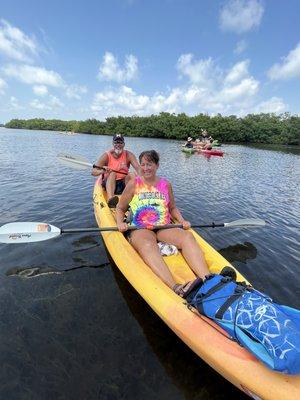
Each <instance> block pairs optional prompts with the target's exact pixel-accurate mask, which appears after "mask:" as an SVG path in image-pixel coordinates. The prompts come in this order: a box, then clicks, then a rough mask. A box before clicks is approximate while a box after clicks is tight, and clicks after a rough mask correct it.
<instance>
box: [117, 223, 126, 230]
mask: <svg viewBox="0 0 300 400" xmlns="http://www.w3.org/2000/svg"><path fill="white" fill-rule="evenodd" d="M117 225H118V230H119V232H126V231H127V230H128V224H126V222H121V223H120V224H117Z"/></svg>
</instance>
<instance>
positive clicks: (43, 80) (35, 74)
mask: <svg viewBox="0 0 300 400" xmlns="http://www.w3.org/2000/svg"><path fill="white" fill-rule="evenodd" d="M2 71H3V72H4V73H5V74H6V75H7V76H10V77H13V78H16V79H17V80H19V81H21V82H24V83H27V84H29V85H34V84H36V85H47V86H54V87H61V86H64V81H63V79H62V78H61V76H60V75H59V74H58V73H57V72H54V71H50V70H47V69H45V68H41V67H34V66H31V65H13V64H11V65H6V66H4V67H3V68H2Z"/></svg>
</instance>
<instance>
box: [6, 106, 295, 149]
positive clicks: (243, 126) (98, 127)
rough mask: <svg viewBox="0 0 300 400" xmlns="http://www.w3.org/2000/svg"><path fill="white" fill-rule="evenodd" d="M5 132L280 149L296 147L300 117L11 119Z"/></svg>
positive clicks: (171, 116)
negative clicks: (203, 134)
mask: <svg viewBox="0 0 300 400" xmlns="http://www.w3.org/2000/svg"><path fill="white" fill-rule="evenodd" d="M5 127H6V128H19V129H36V130H53V131H71V132H80V133H89V134H93V135H113V134H114V133H116V132H117V133H122V134H123V135H125V136H139V137H157V138H166V139H179V140H184V139H186V138H187V137H188V136H192V137H193V138H197V137H198V136H199V133H200V130H201V128H202V129H206V130H207V131H208V133H209V134H210V135H211V136H212V137H213V138H214V139H217V140H219V141H220V142H225V143H268V144H283V145H299V144H300V140H299V139H300V117H298V116H293V115H291V114H289V113H284V114H281V115H275V114H249V115H247V116H245V117H243V118H239V117H237V116H235V115H230V116H227V117H224V116H222V115H220V114H218V115H216V116H209V115H206V114H199V115H196V116H193V117H190V116H187V115H186V114H184V113H182V114H178V115H176V114H169V113H165V112H163V113H160V114H159V115H151V116H148V117H138V116H132V117H121V116H119V117H110V118H107V119H106V120H105V121H98V120H96V119H88V120H86V121H61V120H57V119H51V120H46V119H43V118H35V119H28V120H23V119H12V120H11V121H10V122H8V123H7V124H5Z"/></svg>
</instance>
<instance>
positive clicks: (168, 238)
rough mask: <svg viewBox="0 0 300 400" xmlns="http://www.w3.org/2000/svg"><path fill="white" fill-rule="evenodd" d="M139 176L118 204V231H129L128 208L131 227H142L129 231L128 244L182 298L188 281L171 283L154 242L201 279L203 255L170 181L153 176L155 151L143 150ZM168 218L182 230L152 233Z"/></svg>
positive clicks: (204, 270)
mask: <svg viewBox="0 0 300 400" xmlns="http://www.w3.org/2000/svg"><path fill="white" fill-rule="evenodd" d="M139 161H140V166H141V171H142V174H141V176H137V177H136V178H135V179H132V180H131V181H130V182H129V183H128V184H127V186H126V188H125V190H124V192H123V194H122V195H121V197H120V200H119V203H118V205H117V212H116V218H117V225H118V228H119V231H120V232H125V231H127V229H128V224H127V223H125V222H123V221H124V215H125V212H126V211H127V209H128V207H129V206H130V211H131V225H135V226H138V227H140V228H141V227H145V229H138V230H132V231H130V234H129V235H130V243H131V244H132V246H133V247H134V248H135V249H136V250H137V252H138V253H139V254H140V256H141V257H142V258H143V260H144V261H145V263H146V264H148V265H149V267H150V268H151V269H152V270H153V272H154V273H155V274H156V275H158V276H159V277H160V278H161V279H162V280H163V282H165V283H166V284H167V285H168V286H169V287H170V288H172V289H173V290H174V291H175V292H176V293H177V294H179V295H181V296H184V295H185V293H186V291H187V290H188V289H189V286H190V285H191V282H188V283H186V284H183V285H180V284H177V283H176V282H175V281H174V278H173V276H172V274H171V272H170V271H169V268H168V266H167V264H166V263H165V262H164V260H163V257H162V256H161V255H160V252H159V249H158V246H157V241H159V242H166V243H169V244H173V245H175V246H176V247H177V248H178V249H181V250H182V255H183V256H184V258H185V259H186V261H187V263H188V264H189V266H190V267H191V269H192V270H193V271H194V272H195V274H196V275H197V276H198V277H200V278H203V279H204V278H205V276H206V275H209V270H208V268H207V265H206V262H205V259H204V256H203V253H202V251H201V249H200V247H199V245H198V244H197V242H196V240H195V238H194V236H193V235H192V233H191V232H190V231H188V230H187V229H189V228H190V227H191V224H190V223H189V222H188V221H186V220H185V219H184V218H183V216H182V215H181V213H180V211H179V209H178V208H177V207H176V204H175V200H174V195H173V190H172V186H171V184H170V182H169V181H168V180H167V179H165V178H161V177H159V176H157V175H156V172H157V170H158V167H159V155H158V153H157V152H156V151H155V150H150V151H144V152H142V153H141V154H140V156H139ZM171 218H172V219H175V220H177V221H178V222H179V223H180V224H182V226H183V229H181V228H171V229H160V230H155V231H153V230H151V228H152V227H154V226H156V225H165V224H170V223H171Z"/></svg>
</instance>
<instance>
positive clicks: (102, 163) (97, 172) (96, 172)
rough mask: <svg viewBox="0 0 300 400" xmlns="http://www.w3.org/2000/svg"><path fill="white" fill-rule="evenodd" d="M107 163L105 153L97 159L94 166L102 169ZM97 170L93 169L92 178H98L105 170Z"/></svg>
mask: <svg viewBox="0 0 300 400" xmlns="http://www.w3.org/2000/svg"><path fill="white" fill-rule="evenodd" d="M107 163H108V156H107V154H106V153H104V154H102V156H101V157H100V158H99V159H98V161H97V162H96V163H95V164H94V165H95V166H97V167H99V168H102V167H104V166H105V165H107ZM99 168H94V167H93V169H92V175H93V176H99V175H101V174H103V172H105V169H104V168H103V170H102V169H99Z"/></svg>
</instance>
